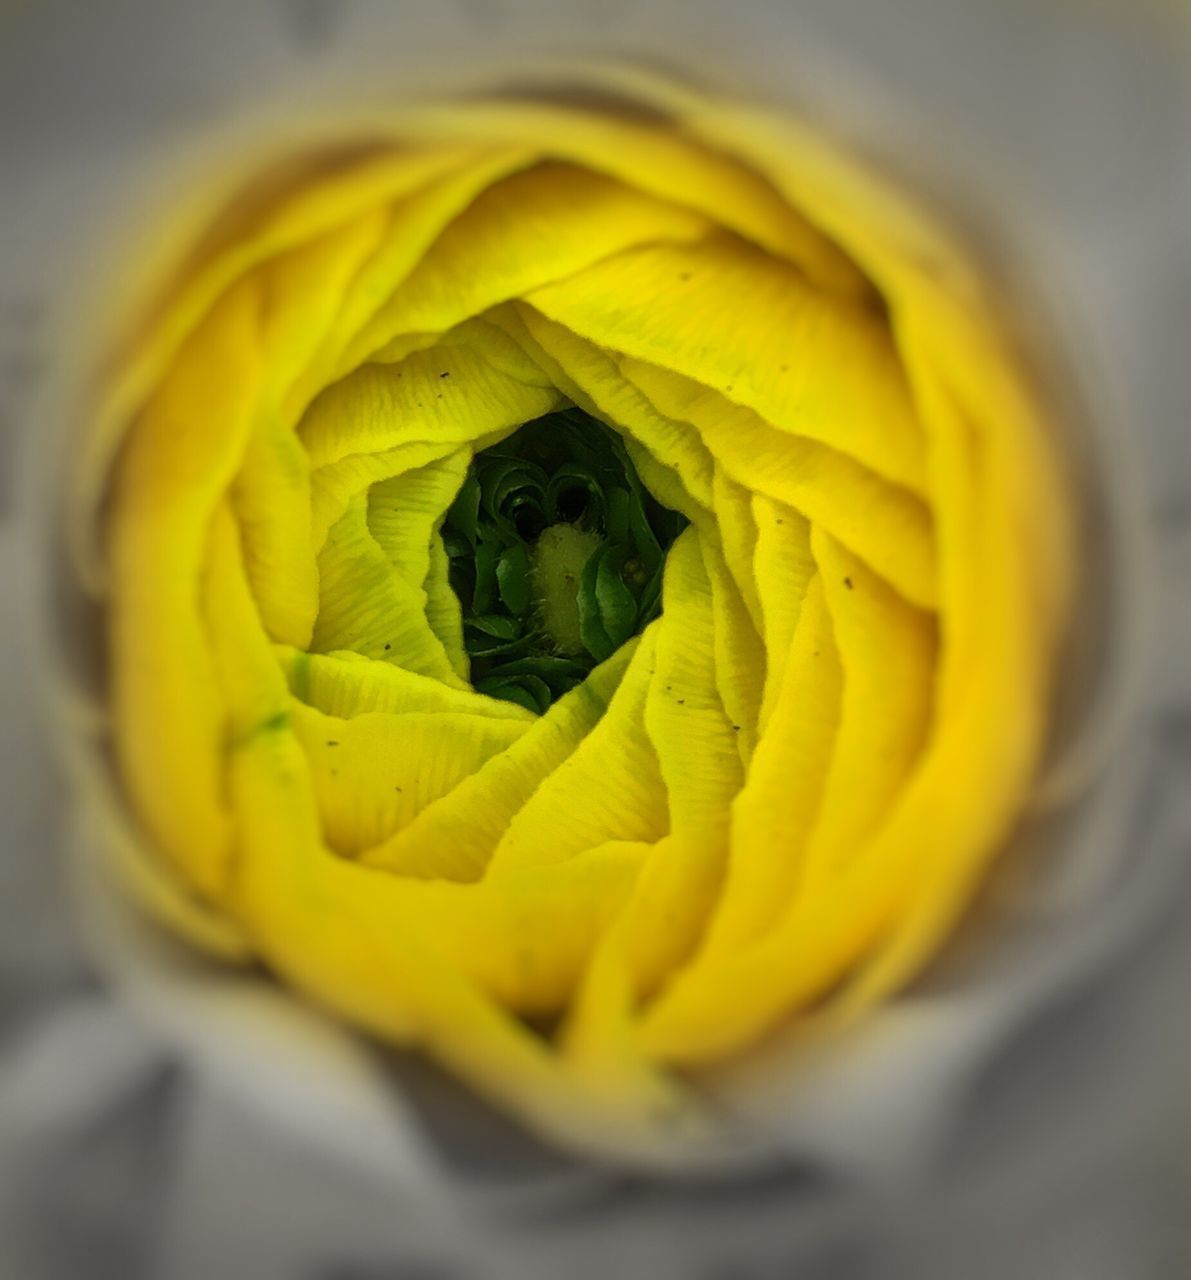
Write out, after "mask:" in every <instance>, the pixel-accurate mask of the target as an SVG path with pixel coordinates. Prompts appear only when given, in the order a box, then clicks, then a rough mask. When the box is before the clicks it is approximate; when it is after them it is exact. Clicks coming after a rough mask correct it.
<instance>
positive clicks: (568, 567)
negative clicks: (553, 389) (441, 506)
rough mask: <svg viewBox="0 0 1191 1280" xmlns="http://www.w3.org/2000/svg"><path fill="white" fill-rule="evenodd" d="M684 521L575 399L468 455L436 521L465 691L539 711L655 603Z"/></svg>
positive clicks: (651, 614)
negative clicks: (459, 617) (458, 627)
mask: <svg viewBox="0 0 1191 1280" xmlns="http://www.w3.org/2000/svg"><path fill="white" fill-rule="evenodd" d="M686 523H687V521H686V519H685V518H684V517H683V516H681V515H679V514H678V513H677V512H675V511H671V510H669V509H668V508H666V507H663V506H662V505H661V504H660V503H659V502H658V501H657V500H656V499H655V498H654V497H653V495H652V494H650V493H649V491H648V490H647V489H646V488H645V486H644V485H643V484H642V483H641V480H640V478H639V477H638V475H637V471H636V468H635V467H634V466H633V463H632V461H631V459H630V457H629V454H628V452H627V450H626V449H625V445H624V442H623V441H622V440H621V438H620V437H619V436H618V435H617V434H616V432H614V431H612V430H611V429H610V428H608V427H606V426H605V425H604V424H603V423H601V422H599V421H597V420H596V419H595V418H592V417H591V416H590V415H588V414H586V413H583V412H582V411H581V410H579V409H574V408H572V409H566V410H563V411H562V412H559V413H552V414H548V415H547V416H546V417H544V418H538V419H536V420H535V421H533V422H528V423H526V424H525V425H524V426H523V427H520V428H519V429H518V430H517V431H515V432H514V433H513V434H512V435H511V436H509V437H508V438H507V439H505V440H502V441H501V442H500V443H499V444H497V445H493V446H492V448H490V449H485V450H484V451H483V452H482V453H479V454H477V455H476V457H475V459H474V461H473V463H472V465H471V467H470V469H469V470H468V473H467V477H466V478H465V480H464V482H463V485H462V486H461V487H460V490H459V493H458V495H457V496H456V498H455V500H454V502H453V503H452V504H451V507H450V509H449V510H448V512H447V515H446V518H445V520H444V521H443V527H442V538H443V545H444V546H445V548H446V551H447V555H448V557H449V563H450V583H451V587H452V589H453V590H454V592H455V594H456V596H457V597H458V599H459V603H460V606H461V609H462V614H463V639H464V645H465V647H466V649H467V653H468V657H469V658H470V660H471V679H472V683H473V685H474V686H475V687H476V689H477V690H478V691H479V692H481V693H487V694H490V695H492V696H493V697H497V698H504V699H506V700H508V701H510V702H516V703H519V704H521V705H522V706H525V707H528V708H529V709H530V710H532V711H536V712H542V711H544V710H545V709H546V708H547V707H548V706H549V705H550V704H551V703H552V702H553V701H554V700H555V699H556V698H558V697H561V695H562V694H564V693H565V692H566V691H567V690H568V689H571V688H573V687H574V686H575V685H577V684H579V683H580V682H581V681H582V680H583V679H584V678H585V677H586V676H587V673H588V672H589V671H590V670H591V669H592V668H593V667H594V666H596V665H597V663H600V662H603V661H604V660H605V659H606V658H609V657H611V655H612V654H613V653H614V652H615V651H616V650H617V649H618V648H619V647H620V646H621V645H622V644H624V643H625V641H627V640H629V639H630V638H631V637H632V636H634V635H636V634H637V633H638V632H640V631H641V630H642V629H643V628H644V627H645V626H646V624H647V623H649V622H650V621H652V620H653V619H654V618H655V617H657V615H658V614H659V613H660V612H661V582H662V568H663V565H664V563H665V558H666V552H667V550H668V549H669V548H670V546H671V544H672V543H673V541H674V539H675V538H676V537H677V536H678V534H679V533H680V532H681V531H682V529H683V528H684V527H685V526H686Z"/></svg>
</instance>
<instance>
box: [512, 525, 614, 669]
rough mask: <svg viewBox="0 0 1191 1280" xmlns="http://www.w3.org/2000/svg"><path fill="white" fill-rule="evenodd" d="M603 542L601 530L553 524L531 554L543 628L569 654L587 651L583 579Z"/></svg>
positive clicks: (534, 590)
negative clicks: (581, 604)
mask: <svg viewBox="0 0 1191 1280" xmlns="http://www.w3.org/2000/svg"><path fill="white" fill-rule="evenodd" d="M599 545H600V539H599V536H598V535H597V534H594V533H590V532H589V531H587V530H585V529H580V528H578V527H576V526H575V525H573V524H552V525H551V526H550V527H549V528H548V529H545V530H543V532H542V535H541V537H540V538H538V540H537V542H536V543H535V544H534V547H533V550H532V551H531V552H530V555H529V573H530V579H531V581H532V584H533V599H534V603H535V604H536V605H537V610H538V617H539V618H540V619H541V622H542V629H543V630H544V631H545V632H546V635H547V636H549V637H550V639H551V640H552V641H553V642H554V645H555V647H556V648H557V649H558V652H559V653H561V654H566V655H567V656H568V657H571V656H574V655H575V654H581V653H582V652H583V648H584V646H583V635H582V632H581V630H580V626H579V582H580V580H581V579H582V577H583V570H584V568H585V567H586V565H587V562H588V560H590V559H591V556H592V553H593V552H594V551H595V550H596V548H597V547H598V546H599Z"/></svg>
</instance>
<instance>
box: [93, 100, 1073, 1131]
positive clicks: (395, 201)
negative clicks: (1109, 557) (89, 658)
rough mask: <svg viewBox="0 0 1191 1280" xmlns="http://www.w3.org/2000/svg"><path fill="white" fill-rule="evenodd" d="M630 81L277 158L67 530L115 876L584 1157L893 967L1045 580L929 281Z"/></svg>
mask: <svg viewBox="0 0 1191 1280" xmlns="http://www.w3.org/2000/svg"><path fill="white" fill-rule="evenodd" d="M637 92H638V93H639V95H640V96H639V97H637V98H636V99H633V100H630V99H629V98H618V97H617V96H616V95H615V94H609V95H607V96H606V97H605V98H603V99H599V100H596V99H593V98H592V97H591V96H587V97H583V96H577V97H576V98H575V100H574V101H566V100H564V99H560V98H558V97H554V98H551V99H547V98H539V99H532V98H523V99H519V98H513V97H509V96H504V97H494V98H491V99H487V100H471V101H469V102H467V103H464V104H459V105H446V106H442V105H439V106H433V107H431V106H426V107H422V108H417V109H410V110H405V111H402V112H401V113H399V114H398V115H397V116H395V118H394V119H393V120H392V121H390V123H389V127H388V128H387V129H385V128H381V127H377V128H373V129H371V130H370V131H368V132H366V133H363V134H360V135H353V136H352V137H350V138H348V139H346V140H345V141H344V142H343V144H342V145H333V146H328V145H322V146H320V147H318V148H311V149H310V150H309V151H308V152H306V153H299V154H297V155H295V156H291V157H290V158H289V159H287V160H286V161H285V163H283V164H280V165H271V166H269V167H268V169H267V171H266V172H265V173H264V174H263V176H258V178H257V179H255V180H254V181H253V182H251V183H249V184H247V185H246V186H245V187H244V189H242V190H241V191H240V192H239V193H238V194H236V195H234V197H233V198H231V199H230V200H227V201H225V202H223V203H222V205H221V207H220V209H219V211H218V213H217V214H216V215H213V216H212V217H211V219H210V220H209V222H208V225H207V226H206V228H205V230H204V231H203V232H202V234H201V235H199V236H198V237H197V238H196V239H195V241H194V243H193V245H192V246H191V249H190V251H189V253H188V254H186V255H184V256H183V257H182V259H181V260H180V262H179V264H178V265H177V268H176V270H175V271H174V272H173V274H172V275H170V276H169V277H168V284H166V285H164V286H161V287H159V288H158V290H157V292H156V294H155V297H154V299H153V302H152V305H151V306H149V307H147V308H146V309H144V310H143V311H142V312H141V313H140V315H139V318H138V320H137V322H136V324H135V325H133V326H131V327H130V328H129V330H128V332H127V335H126V337H125V338H124V340H123V341H122V342H121V343H120V344H119V346H118V348H116V349H115V350H114V351H113V352H112V353H111V354H110V358H109V360H108V362H107V364H106V366H105V369H104V373H103V377H102V379H101V390H100V391H99V393H98V394H97V396H96V399H95V400H94V401H93V403H92V406H91V409H90V411H89V415H88V431H87V433H86V448H85V449H84V451H83V454H82V465H81V467H80V477H81V484H80V487H79V489H78V491H77V494H76V498H75V501H74V513H75V515H76V516H77V517H78V523H77V529H76V533H78V535H79V536H78V539H77V545H78V547H79V549H80V555H81V556H82V557H83V560H84V566H83V568H84V572H85V574H86V575H87V580H88V581H90V582H92V583H93V584H94V585H95V590H96V591H97V593H98V594H99V597H100V601H101V604H102V608H103V610H104V616H105V618H106V620H107V633H108V637H109V646H108V654H107V662H108V666H109V676H110V680H109V695H108V696H109V707H110V717H109V720H108V729H109V730H110V744H111V747H112V752H111V761H112V766H111V769H110V772H109V775H108V776H109V780H110V782H111V784H112V788H113V790H114V794H115V795H116V796H117V798H118V803H117V804H112V805H108V806H107V807H106V810H105V812H106V813H107V815H108V817H109V818H110V819H111V831H110V841H109V843H110V845H111V847H113V848H115V849H116V850H117V851H118V855H119V859H120V865H121V866H122V867H123V868H124V870H125V871H126V873H127V875H128V878H129V881H130V883H132V884H133V885H134V886H135V887H137V888H138V889H139V890H140V892H141V893H142V896H144V897H145V898H146V900H147V901H149V902H150V903H151V904H152V905H153V906H154V907H155V908H156V909H157V910H158V912H159V913H161V914H163V915H164V916H165V917H166V918H167V919H168V920H170V921H171V922H172V923H173V924H174V926H175V927H177V928H178V929H180V930H182V931H183V932H185V933H186V934H187V935H188V936H190V937H191V938H193V939H194V940H195V941H196V942H197V943H198V944H200V945H203V946H205V947H207V948H208V949H210V950H213V951H215V952H216V953H218V954H222V955H225V956H227V957H229V958H237V959H249V958H253V957H255V958H257V959H259V960H260V961H261V962H263V963H264V964H265V965H267V966H268V967H269V968H270V969H271V970H273V971H274V972H275V973H277V974H278V975H279V976H280V977H281V978H282V979H284V980H285V981H286V982H288V983H290V984H292V985H293V986H294V987H296V988H298V989H300V990H301V991H303V992H305V993H307V994H308V995H309V996H311V997H313V998H314V999H315V1000H317V1001H319V1002H320V1003H322V1004H324V1005H325V1006H327V1007H328V1008H330V1009H331V1010H333V1011H335V1013H337V1014H338V1015H340V1016H342V1017H344V1018H346V1019H348V1020H349V1021H350V1022H352V1023H354V1024H357V1025H359V1026H361V1027H363V1028H366V1029H367V1030H369V1031H371V1032H373V1033H375V1034H377V1035H379V1036H381V1037H384V1038H386V1039H389V1040H393V1041H399V1042H405V1043H412V1044H415V1045H419V1046H422V1047H424V1048H425V1050H426V1051H427V1052H429V1053H430V1054H432V1055H434V1056H435V1057H436V1058H437V1059H439V1060H440V1061H441V1062H443V1063H445V1064H447V1065H448V1066H449V1068H450V1069H452V1070H453V1071H455V1072H456V1073H458V1074H459V1075H460V1076H462V1077H465V1078H466V1079H467V1080H468V1081H469V1082H471V1084H472V1085H474V1086H475V1087H476V1088H478V1089H479V1090H481V1091H483V1092H484V1093H486V1094H487V1095H489V1096H490V1097H494V1098H497V1099H499V1100H501V1101H503V1102H504V1103H505V1104H506V1105H508V1106H509V1107H510V1108H512V1109H513V1110H515V1111H516V1112H518V1113H519V1114H520V1115H521V1116H522V1117H524V1118H526V1119H528V1120H529V1121H530V1122H531V1123H532V1124H534V1125H535V1126H537V1127H538V1128H540V1129H543V1130H545V1131H548V1132H550V1133H552V1134H554V1135H556V1136H561V1137H564V1138H566V1139H567V1140H571V1141H578V1142H585V1143H590V1144H597V1143H601V1142H617V1143H620V1142H627V1141H649V1140H650V1138H651V1136H653V1135H655V1134H656V1133H658V1132H662V1131H664V1132H667V1133H669V1134H673V1133H675V1132H681V1131H683V1126H684V1125H685V1126H690V1127H692V1128H693V1129H694V1130H695V1131H700V1130H701V1128H702V1126H703V1124H704V1121H705V1117H704V1115H703V1111H702V1109H701V1107H700V1104H699V1102H698V1101H697V1098H698V1087H697V1086H698V1079H699V1074H698V1073H699V1071H700V1069H703V1068H706V1067H709V1066H712V1065H714V1064H719V1063H721V1062H723V1061H724V1060H725V1059H727V1058H729V1057H731V1056H733V1055H738V1054H740V1053H742V1052H743V1051H745V1050H750V1049H756V1048H758V1047H759V1046H761V1045H762V1043H763V1041H764V1039H765V1037H766V1036H767V1035H768V1034H770V1033H772V1032H773V1031H774V1030H775V1029H777V1028H778V1027H779V1026H783V1025H784V1026H789V1025H790V1024H792V1023H794V1022H801V1024H802V1025H804V1026H805V1027H806V1029H807V1033H808V1034H809V1033H810V1032H811V1031H812V1030H823V1029H826V1028H834V1027H837V1026H839V1025H842V1024H843V1023H845V1022H846V1021H847V1020H849V1019H851V1018H854V1017H855V1016H856V1015H858V1014H860V1013H862V1012H863V1011H864V1010H866V1009H868V1008H869V1007H871V1006H872V1005H873V1004H874V1002H876V1001H879V1000H881V999H883V998H885V997H887V996H888V995H889V994H890V993H892V992H893V991H894V990H895V989H896V988H898V987H899V986H900V985H902V984H904V983H905V982H906V981H907V980H908V979H909V978H910V977H911V976H913V975H914V974H915V973H916V972H918V971H919V970H920V969H921V967H922V966H923V964H924V963H925V962H926V961H927V960H928V959H929V958H930V957H931V955H932V954H933V953H934V952H935V951H936V950H937V948H938V947H939V945H940V943H941V941H942V940H943V939H944V938H945V936H946V935H947V934H948V933H949V932H950V931H951V930H952V928H953V926H954V925H955V923H956V921H957V919H958V918H959V917H960V915H961V913H962V912H963V911H964V909H965V907H966V906H967V905H968V904H969V902H970V900H971V898H972V895H973V893H974V890H975V888H976V887H977V885H978V882H979V880H980V878H981V875H982V873H983V872H984V870H985V869H986V867H987V866H988V864H989V861H990V859H991V858H992V857H993V856H994V855H995V853H996V852H997V850H998V848H1000V847H1001V846H1002V845H1003V843H1004V841H1005V838H1006V835H1007V833H1008V832H1009V830H1010V828H1011V826H1012V824H1013V822H1014V820H1015V818H1016V817H1017V816H1018V814H1019V813H1020V811H1021V809H1022V807H1023V804H1024V802H1025V800H1026V797H1027V795H1028V793H1029V790H1030V788H1031V785H1032V781H1033V779H1034V776H1035V774H1036V771H1037V766H1038V761H1039V756H1040V751H1041V748H1042V746H1043V744H1044V740H1045V733H1046V727H1047V704H1048V693H1049V689H1050V685H1051V681H1052V674H1053V665H1054V659H1055V654H1056V650H1057V640H1058V637H1059V633H1060V628H1061V623H1062V620H1063V616H1064V612H1065V605H1066V602H1067V596H1068V582H1069V578H1070V570H1069V567H1068V560H1069V552H1068V542H1069V536H1068V526H1069V519H1068V514H1067V503H1066V498H1065V494H1064V488H1063V485H1062V483H1061V482H1060V477H1059V475H1058V471H1057V466H1056V458H1055V455H1054V451H1053V447H1052V445H1051V444H1050V443H1049V439H1048V437H1049V430H1048V424H1047V423H1046V421H1045V420H1044V418H1043V416H1042V414H1041V413H1040V410H1039V408H1038V404H1037V401H1036V398H1035V397H1034V395H1033V394H1032V393H1031V390H1030V388H1029V385H1028V381H1027V380H1026V379H1025V377H1024V376H1023V373H1022V370H1021V364H1020V361H1019V359H1018V356H1017V353H1016V352H1015V350H1014V347H1013V343H1012V341H1011V340H1010V338H1009V337H1008V336H1007V333H1006V330H1005V328H1004V326H1003V324H1002V322H1001V317H1000V308H999V307H998V305H997V298H996V296H995V291H994V290H993V289H991V288H990V286H989V284H988V283H987V281H986V280H985V279H984V277H983V276H982V275H981V273H980V272H979V271H978V270H977V269H976V268H975V267H974V265H973V263H972V261H971V260H970V258H969V257H968V256H967V255H966V254H965V252H964V251H963V249H962V247H960V246H959V245H958V244H957V243H956V242H953V241H952V240H951V239H950V238H948V236H947V235H946V234H944V233H943V232H942V231H941V230H940V229H939V228H938V227H937V226H935V225H934V224H933V223H932V222H931V221H929V220H928V219H927V218H925V217H924V216H922V215H921V214H920V212H919V211H918V210H917V209H916V208H915V207H914V206H913V204H912V203H911V202H910V201H908V200H907V199H906V198H904V197H903V196H902V195H899V194H898V193H897V192H896V191H895V190H893V189H892V188H891V187H890V186H889V185H887V184H886V183H885V182H884V181H882V180H880V179H878V178H877V177H875V176H873V174H872V173H870V172H868V171H866V170H865V169H864V168H863V167H861V166H859V165H858V164H856V163H855V162H854V161H852V160H850V159H848V158H847V157H846V156H845V155H844V154H841V153H840V152H839V151H837V150H836V149H833V147H832V146H830V145H828V144H827V143H826V142H825V141H823V139H822V138H820V137H818V136H816V134H815V133H814V132H813V131H809V130H807V129H806V128H805V127H803V126H800V125H796V124H795V123H793V122H791V121H788V120H783V119H775V118H773V117H772V116H770V115H767V114H765V113H762V112H759V111H756V110H752V109H746V108H744V107H741V106H735V105H729V104H726V103H723V102H716V103H707V102H706V101H703V100H701V99H699V98H697V97H695V96H693V95H689V94H687V93H686V92H684V91H680V90H677V89H674V88H660V87H658V86H651V87H648V88H647V87H644V86H642V85H640V84H638V85H637ZM526 424H529V425H528V426H527V425H526ZM96 531H98V534H99V536H98V537H97V538H95V540H94V543H92V537H93V535H94V534H95V532H96ZM96 547H97V548H98V554H97V555H95V554H92V553H93V551H94V548H96ZM121 812H123V813H125V814H126V815H127V818H128V819H129V820H128V821H127V822H126V823H125V825H124V826H123V827H121V825H120V820H119V819H120V814H121Z"/></svg>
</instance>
